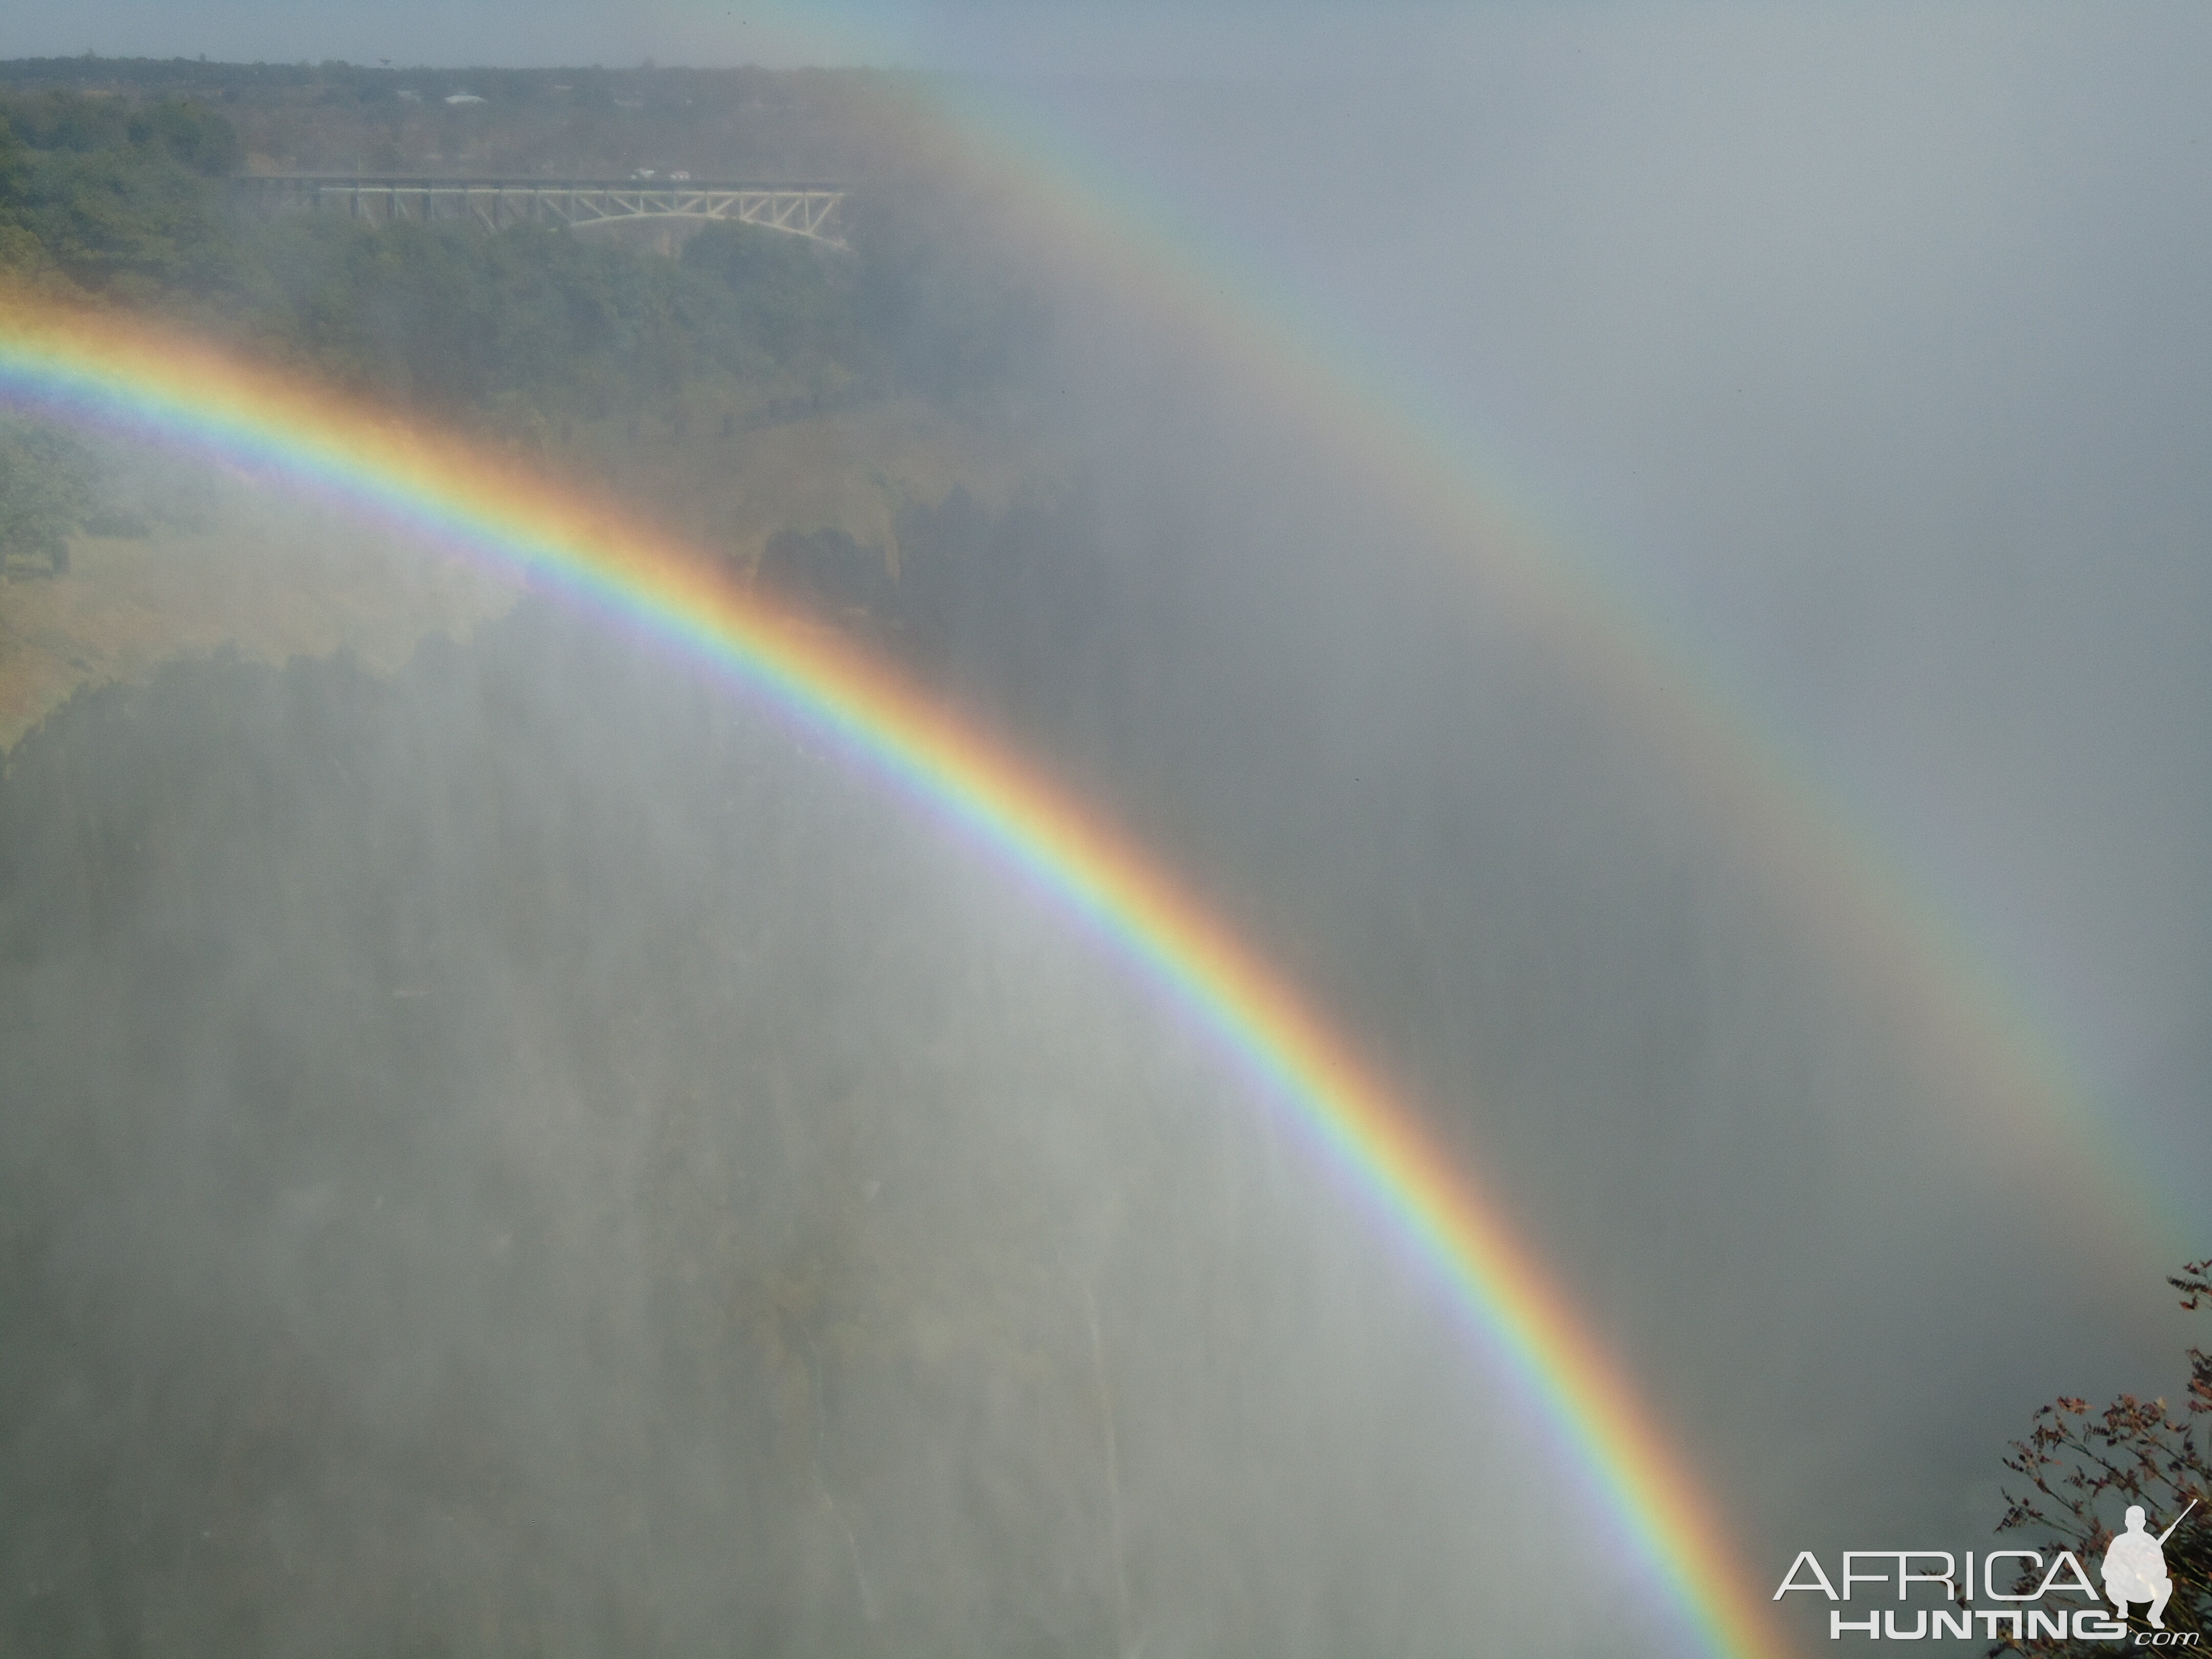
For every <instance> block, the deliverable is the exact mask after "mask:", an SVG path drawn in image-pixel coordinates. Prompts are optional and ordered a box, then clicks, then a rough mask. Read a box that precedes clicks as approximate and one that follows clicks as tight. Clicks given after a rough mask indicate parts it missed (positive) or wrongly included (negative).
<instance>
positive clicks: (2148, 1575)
mask: <svg viewBox="0 0 2212 1659" xmlns="http://www.w3.org/2000/svg"><path fill="white" fill-rule="evenodd" d="M2196 1507H2197V1500H2196V1499H2195V1498H2191V1499H2190V1500H2189V1509H2188V1510H2182V1512H2181V1513H2180V1514H2179V1515H2177V1516H2174V1517H2173V1526H2172V1527H2168V1528H2166V1530H2165V1531H2164V1532H2162V1533H2160V1534H2159V1535H2158V1536H2157V1537H2155V1538H2153V1537H2152V1536H2151V1535H2150V1534H2148V1533H2147V1532H2145V1531H2144V1530H2143V1511H2142V1504H2130V1505H2129V1506H2128V1515H2127V1522H2128V1529H2127V1530H2126V1531H2125V1532H2124V1533H2122V1534H2120V1535H2119V1536H2118V1537H2117V1538H2115V1539H2114V1540H2112V1547H2111V1548H2110V1549H2108V1550H2106V1552H2105V1594H2106V1595H2107V1596H2108V1597H2110V1598H2111V1600H2112V1605H2113V1606H2114V1607H2118V1609H2119V1610H2120V1617H2121V1618H2123V1619H2124V1618H2126V1617H2127V1616H2128V1603H2130V1601H2148V1602H2149V1603H2150V1627H2151V1628H2152V1629H2153V1630H2164V1629H2165V1628H2166V1620H2165V1619H2164V1618H2163V1617H2162V1616H2161V1615H2162V1614H2164V1613H2165V1612H2166V1599H2167V1598H2168V1597H2169V1596H2171V1595H2172V1594H2173V1580H2172V1579H2171V1578H2169V1577H2166V1540H2167V1539H2169V1538H2171V1537H2172V1536H2173V1528H2174V1527H2178V1526H2179V1525H2180V1524H2181V1523H2182V1522H2184V1521H2185V1520H2187V1519H2188V1518H2189V1510H2193V1509H2195V1508H2196Z"/></svg>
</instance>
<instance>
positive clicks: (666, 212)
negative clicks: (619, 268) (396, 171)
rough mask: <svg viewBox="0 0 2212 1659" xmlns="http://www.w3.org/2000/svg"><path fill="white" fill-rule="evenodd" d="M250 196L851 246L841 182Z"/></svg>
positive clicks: (503, 184) (587, 183) (274, 176)
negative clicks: (753, 233) (743, 230)
mask: <svg viewBox="0 0 2212 1659" xmlns="http://www.w3.org/2000/svg"><path fill="white" fill-rule="evenodd" d="M236 185H237V188H238V190H239V191H240V194H241V195H242V196H243V197H244V198H245V199H246V202H247V203H248V204H250V205H252V207H254V208H257V209H258V210H262V211H264V212H272V213H275V212H289V211H299V210H322V211H325V212H331V211H335V212H340V213H344V214H346V215H348V216H350V217H352V218H356V219H364V220H367V221H368V222H371V223H374V224H392V223H396V222H402V221H420V222H431V221H435V220H447V221H453V220H473V221H474V222H477V224H480V225H482V226H483V228H485V229H487V230H500V229H503V228H506V227H507V226H508V225H524V224H563V225H568V226H571V227H573V228H575V229H578V230H583V229H588V228H598V227H601V226H605V227H619V226H623V225H634V226H636V227H638V228H641V229H642V230H646V231H658V232H659V233H662V237H661V240H663V241H664V243H665V242H668V241H671V240H672V238H673V234H676V233H678V232H680V231H684V230H689V229H695V228H697V227H699V226H701V225H705V224H714V223H733V224H744V225H758V226H760V227H761V228H763V229H766V230H779V231H782V232H784V233H785V234H788V235H793V236H804V237H806V238H808V239H810V240H813V241H817V242H823V243H826V244H827V245H829V246H831V247H840V248H842V247H843V246H846V242H845V236H844V227H843V224H842V221H841V216H840V212H839V210H840V209H841V208H842V206H843V204H844V201H845V191H844V189H843V188H842V186H840V185H809V184H798V185H763V184H727V183H713V182H705V181H702V182H698V183H692V182H689V181H683V182H673V181H665V180H653V179H623V180H611V179H385V178H351V177H342V176H338V175H334V174H329V173H265V174H260V175H255V176H249V177H244V178H240V179H238V180H237V181H236Z"/></svg>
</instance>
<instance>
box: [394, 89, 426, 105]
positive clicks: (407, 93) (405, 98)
mask: <svg viewBox="0 0 2212 1659" xmlns="http://www.w3.org/2000/svg"><path fill="white" fill-rule="evenodd" d="M399 101H400V102H401V103H403V104H419V103H421V102H422V94H421V93H419V92H417V91H416V90H415V88H412V87H402V88H399Z"/></svg>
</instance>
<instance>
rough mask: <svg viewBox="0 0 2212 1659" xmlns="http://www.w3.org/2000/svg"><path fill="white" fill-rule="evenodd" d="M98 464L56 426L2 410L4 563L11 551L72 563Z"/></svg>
mask: <svg viewBox="0 0 2212 1659" xmlns="http://www.w3.org/2000/svg"><path fill="white" fill-rule="evenodd" d="M98 482H99V470H98V468H97V466H96V465H94V461H93V458H92V453H91V452H90V451H89V450H88V449H87V448H86V447H84V445H83V444H82V443H80V442H79V441H77V440H76V439H75V438H73V437H71V436H70V435H69V434H68V433H66V432H64V431H63V430H61V429H60V428H58V427H55V426H52V425H49V424H47V423H46V422H42V421H31V420H26V419H24V418H22V417H21V416H0V564H4V563H5V562H6V561H7V560H8V558H9V556H26V557H32V558H43V559H45V560H46V561H47V562H48V563H49V564H50V565H51V566H52V568H53V569H54V571H55V572H56V573H57V574H59V573H60V572H62V571H64V570H66V569H68V568H69V538H70V534H71V533H72V532H75V531H76V530H77V529H78V528H79V527H80V526H82V523H83V521H84V517H85V515H86V514H87V513H89V512H91V511H92V510H93V508H94V492H95V489H96V487H97V484H98Z"/></svg>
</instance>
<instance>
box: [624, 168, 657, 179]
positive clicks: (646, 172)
mask: <svg viewBox="0 0 2212 1659" xmlns="http://www.w3.org/2000/svg"><path fill="white" fill-rule="evenodd" d="M654 176H656V175H655V174H654V173H653V169H652V168H651V167H640V168H639V169H638V170H637V171H636V172H635V173H631V174H630V177H631V178H633V179H651V178H653V177H654Z"/></svg>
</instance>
